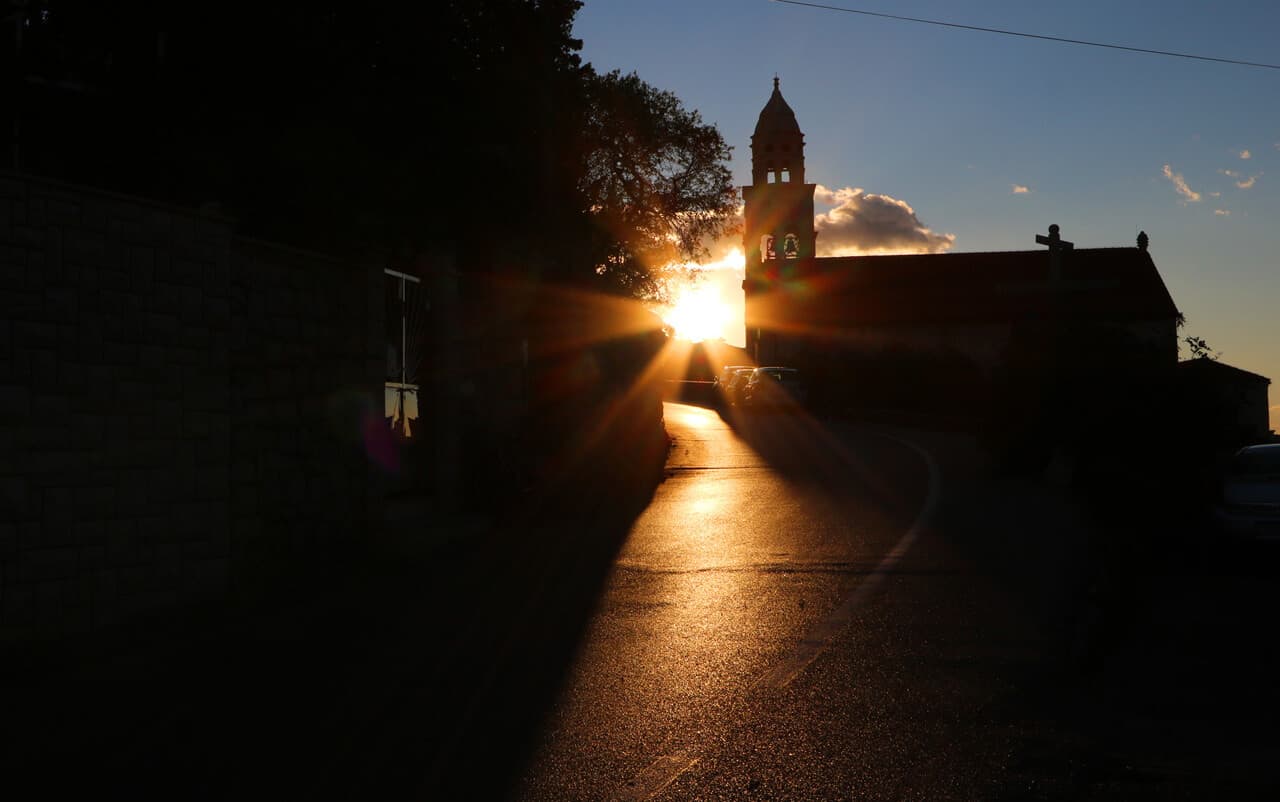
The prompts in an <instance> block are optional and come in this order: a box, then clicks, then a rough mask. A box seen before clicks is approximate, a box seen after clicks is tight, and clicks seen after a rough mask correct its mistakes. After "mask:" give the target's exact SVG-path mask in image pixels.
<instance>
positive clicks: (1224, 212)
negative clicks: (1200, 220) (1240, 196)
mask: <svg viewBox="0 0 1280 802" xmlns="http://www.w3.org/2000/svg"><path fill="white" fill-rule="evenodd" d="M1213 213H1214V214H1216V215H1217V216H1219V217H1229V216H1230V215H1231V210H1230V209H1214V210H1213Z"/></svg>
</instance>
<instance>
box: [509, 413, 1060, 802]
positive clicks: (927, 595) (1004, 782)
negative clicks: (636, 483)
mask: <svg viewBox="0 0 1280 802" xmlns="http://www.w3.org/2000/svg"><path fill="white" fill-rule="evenodd" d="M666 421H667V430H668V432H669V434H670V435H671V436H672V438H673V440H674V442H675V445H674V448H673V451H672V454H671V457H670V460H669V462H668V477H667V479H666V481H665V482H664V483H663V484H662V485H661V486H660V487H659V488H658V490H657V493H656V495H655V496H654V498H653V500H652V502H651V503H650V504H649V506H648V507H647V508H646V509H645V511H644V512H643V513H642V514H641V515H640V516H639V518H638V519H637V520H636V521H635V523H634V525H633V526H632V528H631V531H630V533H629V535H628V536H627V538H626V540H625V542H624V543H623V545H622V547H621V549H620V552H619V553H618V555H617V558H616V560H615V562H614V564H613V567H612V570H611V572H610V574H609V576H608V579H607V581H606V583H605V585H604V588H603V590H602V592H601V594H600V596H599V601H598V604H597V606H596V608H595V610H594V613H593V614H592V616H591V619H590V623H589V624H588V626H587V629H586V631H585V634H584V636H583V640H582V642H581V645H580V648H579V650H578V652H577V654H576V657H575V659H574V661H573V663H572V668H571V669H570V671H569V673H568V674H567V676H566V679H565V683H564V685H563V687H562V689H561V693H560V695H559V697H558V700H557V702H556V703H555V705H554V708H553V710H552V712H551V714H550V715H549V716H548V718H547V719H546V721H545V724H544V726H543V727H542V729H541V731H540V733H539V734H538V746H537V748H536V750H535V751H534V754H533V757H532V759H531V761H530V762H529V764H528V765H527V767H526V768H525V770H524V772H523V774H522V777H521V780H520V782H519V784H518V786H517V788H516V790H515V796H516V798H519V799H525V800H570V799H574V800H603V799H672V800H676V799H725V800H730V799H733V800H738V799H751V798H758V799H888V798H895V799H931V800H937V799H949V798H952V799H977V798H993V797H997V796H1002V795H1007V794H1010V793H1012V792H1013V791H1014V790H1015V789H1016V788H1017V787H1020V786H1019V783H1022V782H1023V780H1026V781H1027V782H1031V783H1033V784H1034V781H1035V779H1034V778H1030V779H1028V778H1023V777H1020V776H1019V772H1020V769H1019V767H1018V766H1016V765H1013V762H1012V761H1013V757H1014V755H1015V753H1016V752H1017V751H1018V750H1017V746H1018V744H1019V743H1021V742H1023V741H1024V739H1025V738H1026V737H1027V733H1026V732H1024V731H1023V729H1022V728H1021V727H1020V725H1019V724H1018V716H1017V715H1016V711H1017V710H1018V709H1019V708H1020V706H1021V702H1020V699H1019V694H1020V693H1021V692H1022V691H1021V683H1020V682H1019V678H1020V677H1021V676H1023V675H1024V674H1026V673H1027V672H1028V671H1029V670H1030V667H1031V666H1032V665H1033V664H1034V663H1035V660H1036V659H1037V656H1038V655H1039V654H1040V652H1041V650H1042V646H1043V644H1042V643H1040V642H1039V641H1038V639H1037V634H1036V627H1035V626H1034V625H1033V624H1032V623H1031V622H1030V621H1028V620H1026V619H1025V618H1023V617H1021V616H1020V615H1019V614H1018V605H1017V604H1016V603H1013V602H1012V601H1011V600H1010V599H1009V598H1008V597H1007V596H1005V595H1004V594H1003V593H1002V592H1001V591H1000V589H999V588H998V587H996V586H994V585H993V584H992V583H991V582H989V581H988V580H986V579H985V578H984V577H983V576H982V574H981V573H980V572H978V571H976V570H974V568H973V566H972V565H971V564H970V563H969V562H967V560H966V559H965V557H964V555H962V554H959V553H957V552H956V551H955V550H954V549H952V548H951V547H949V546H948V544H947V543H946V542H945V540H944V539H942V538H939V537H937V536H936V534H935V533H934V532H933V531H932V530H931V525H932V513H933V512H934V509H935V507H936V504H937V501H938V499H939V498H940V497H941V495H942V494H943V493H945V492H946V488H945V487H943V482H944V481H945V480H944V478H943V477H942V476H941V474H940V472H939V471H938V469H937V465H936V463H935V462H934V460H933V458H932V456H931V455H930V454H929V453H928V451H927V450H923V449H920V448H918V447H916V446H915V445H914V444H912V443H909V442H905V441H903V440H898V439H895V438H893V437H890V436H888V435H885V434H881V433H877V432H875V431H872V430H857V429H853V430H845V431H843V432H841V433H840V434H839V435H837V434H834V433H832V431H830V430H829V429H828V428H827V427H824V426H823V425H821V424H820V423H819V422H817V421H814V420H812V419H810V418H808V417H806V416H804V415H797V416H788V415H772V416H758V417H755V418H752V419H749V420H741V421H734V425H730V422H728V421H726V420H724V419H722V418H721V417H720V416H719V415H718V414H717V413H716V412H715V411H712V410H708V409H703V408H699V407H693V406H686V405H680V404H668V405H667V408H666ZM1029 726H1030V725H1029Z"/></svg>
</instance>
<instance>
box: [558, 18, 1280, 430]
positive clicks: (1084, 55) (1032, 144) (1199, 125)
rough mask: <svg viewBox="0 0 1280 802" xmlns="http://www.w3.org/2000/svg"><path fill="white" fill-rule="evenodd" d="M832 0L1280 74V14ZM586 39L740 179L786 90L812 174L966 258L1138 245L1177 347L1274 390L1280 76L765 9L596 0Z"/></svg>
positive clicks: (588, 52) (1279, 364)
mask: <svg viewBox="0 0 1280 802" xmlns="http://www.w3.org/2000/svg"><path fill="white" fill-rule="evenodd" d="M826 2H827V4H829V5H844V6H847V7H851V8H861V9H865V10H869V11H878V12H885V13H891V14H899V15H905V16H914V17H927V18H931V19H941V20H946V21H950V22H957V23H963V24H968V25H977V26H985V27H994V28H1004V29H1010V30H1017V31H1025V32H1029V33H1039V34H1045V35H1051V36H1060V37H1068V38H1076V39H1086V40H1092V41H1100V42H1108V43H1115V44H1123V45H1129V46H1133V47H1142V48H1151V49H1159V50H1173V51H1181V52H1188V53H1196V54H1201V55H1208V56H1218V57H1224V58H1234V59H1241V60H1247V61H1258V62H1267V63H1273V64H1276V63H1280V47H1278V46H1277V39H1276V35H1277V32H1278V31H1280V4H1273V3H1264V4H1260V3H1256V2H1247V1H1245V0H1213V2H1209V1H1208V0H1200V1H1193V0H1166V1H1165V2H1161V3H1158V4H1157V3H1150V2H1136V1H1135V0H1110V2H1100V1H1098V0H1077V2H1074V3H1061V2H1058V3H1043V2H1026V0H1021V1H1020V2H1015V1H1014V0H985V1H984V2H977V1H976V0H950V1H949V2H941V0H897V1H896V2H895V0H865V2H864V0H826ZM575 35H577V36H579V37H581V38H582V39H583V40H584V48H583V55H584V57H585V58H586V59H587V60H588V61H590V62H591V63H593V64H594V65H595V66H596V68H597V69H600V70H610V69H621V70H623V71H632V70H634V71H636V72H638V73H639V74H640V75H641V76H642V77H643V78H644V79H645V80H647V81H648V82H650V83H652V84H654V85H655V86H658V87H661V88H663V89H669V90H671V91H673V92H675V93H676V94H677V95H678V96H680V98H681V99H682V100H683V101H684V103H685V105H686V106H688V107H690V108H695V109H697V110H698V111H700V112H701V114H702V116H703V118H704V119H705V120H707V121H708V122H712V123H714V124H715V125H716V126H717V127H719V129H720V131H721V133H722V134H723V135H724V137H725V138H726V140H728V142H729V143H730V144H731V145H733V146H734V148H735V151H734V159H733V164H732V168H733V172H734V177H735V181H736V182H737V183H738V184H743V183H745V182H746V181H748V180H749V172H750V162H749V159H750V151H749V149H748V144H749V141H750V135H751V131H752V129H753V128H754V126H755V120H756V116H757V115H758V114H759V112H760V108H761V107H762V106H763V105H764V103H765V101H766V100H767V99H768V96H769V92H770V90H771V88H772V78H773V75H774V74H775V73H777V74H778V75H779V76H780V77H781V80H782V91H783V94H784V96H785V97H786V98H787V101H788V103H790V105H791V107H792V108H793V109H794V110H795V112H796V116H797V119H798V120H799V122H800V127H801V128H802V129H803V131H804V132H805V139H806V142H807V146H806V150H805V156H806V159H805V161H806V172H807V175H808V179H809V180H810V181H811V182H815V183H819V184H823V185H825V186H827V187H830V188H832V189H839V188H842V187H856V188H863V189H864V190H865V191H866V192H867V193H877V194H882V195H888V196H891V197H893V198H896V199H898V200H902V201H905V202H906V203H908V204H909V205H910V206H911V207H912V208H913V209H914V210H915V213H916V215H917V217H918V218H919V219H920V221H921V222H922V223H923V224H924V225H925V226H927V227H928V228H930V229H931V230H932V231H934V232H937V233H945V234H953V235H955V243H954V245H953V248H952V250H954V251H982V250H1023V249H1032V248H1034V247H1036V246H1035V244H1034V238H1035V235H1036V234H1038V233H1044V232H1045V230H1046V229H1047V227H1048V225H1049V224H1050V223H1057V224H1059V225H1060V226H1061V227H1062V235H1063V237H1064V238H1066V239H1069V240H1072V241H1073V242H1075V243H1076V246H1077V247H1108V246H1126V245H1132V244H1133V242H1134V238H1135V237H1136V236H1137V233H1138V231H1139V230H1145V231H1146V232H1147V233H1148V235H1149V236H1150V238H1151V253H1152V256H1153V258H1154V259H1155V261H1156V264H1157V265H1158V266H1159V268H1160V272H1161V274H1162V275H1163V276H1164V280H1165V283H1166V284H1167V285H1168V287H1169V291H1170V292H1171V293H1172V294H1173V298H1174V301H1175V302H1176V303H1177V305H1178V307H1179V309H1181V310H1182V312H1183V313H1184V314H1185V315H1186V316H1187V319H1188V325H1187V327H1186V328H1185V330H1184V334H1190V335H1195V336H1198V337H1203V338H1205V339H1206V340H1208V342H1209V343H1210V345H1211V346H1212V347H1213V348H1214V350H1216V351H1220V352H1221V353H1222V360H1223V361H1225V362H1228V363H1230V364H1233V365H1236V366H1238V367H1241V368H1244V369H1246V370H1252V371H1254V372H1257V373H1261V374H1263V375H1266V376H1270V377H1272V378H1273V379H1274V380H1277V381H1280V257H1278V256H1277V254H1280V230H1278V227H1277V223H1280V70H1268V69H1258V68H1249V67H1240V66H1232V65H1225V64H1215V63H1208V62H1200V61H1190V60H1182V59H1172V58H1165V57H1158V56H1149V55H1141V54H1136V53H1128V52H1121V51H1114V50H1103V49H1098V48H1089V47H1081V46H1074V45H1066V44H1059V43H1052V42H1043V41H1033V40H1027V39H1018V38H1011V37H1005V36H998V35H994V34H989V33H979V32H969V31H958V30H952V29H946V28H938V27H932V26H923V25H918V24H912V23H906V22H898V21H892V20H885V19H876V18H870V17H864V16H860V15H854V14H842V13H836V12H830V11H821V10H817V9H812V8H803V7H796V6H790V5H784V4H780V3H774V2H770V1H769V0H586V5H585V7H584V8H583V9H582V11H580V12H579V14H578V21H577V25H576V27H575ZM1246 152H1247V156H1248V157H1247V158H1244V157H1243V156H1242V154H1245V153H1246ZM1165 165H1168V166H1169V170H1168V173H1169V174H1170V175H1172V176H1174V177H1175V178H1176V176H1181V177H1182V181H1183V182H1184V183H1185V187H1186V189H1185V191H1183V192H1179V190H1178V187H1177V185H1176V183H1175V180H1174V179H1171V178H1170V177H1167V176H1166V175H1165V170H1164V167H1165ZM1250 179H1252V181H1251V180H1250ZM1015 186H1017V187H1025V188H1026V190H1027V191H1026V192H1022V193H1015V191H1014V187H1015ZM1215 193H1216V194H1215ZM820 211H821V210H820ZM1271 396H1272V403H1273V404H1275V405H1276V407H1274V408H1273V414H1272V420H1273V424H1272V425H1273V426H1275V427H1277V428H1280V391H1276V390H1274V389H1273V391H1272V394H1271Z"/></svg>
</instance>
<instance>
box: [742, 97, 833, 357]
mask: <svg viewBox="0 0 1280 802" xmlns="http://www.w3.org/2000/svg"><path fill="white" fill-rule="evenodd" d="M816 189H817V185H815V184H806V183H805V182H804V134H803V133H802V132H801V131H800V124H799V123H797V122H796V113H795V112H794V111H792V110H791V106H789V105H787V101H786V100H785V99H784V98H783V97H782V90H780V89H779V88H778V78H777V77H776V76H775V77H774V79H773V94H771V95H770V96H769V101H768V102H767V103H765V105H764V108H763V109H762V110H761V111H760V119H759V120H757V121H756V130H755V133H754V134H752V135H751V184H750V186H745V187H743V188H742V200H743V204H744V209H743V216H744V217H745V218H746V219H745V220H744V223H745V225H744V227H743V235H742V252H743V254H745V256H746V267H747V269H746V279H745V280H744V281H743V282H742V288H743V290H744V292H745V293H746V317H747V338H746V339H747V348H748V350H750V351H753V352H754V353H755V354H756V355H757V359H760V358H763V357H764V355H765V354H766V353H767V351H768V350H769V349H768V348H767V347H762V337H765V338H766V339H767V332H762V330H761V328H760V325H759V320H760V317H761V314H760V312H761V309H762V307H761V304H760V300H761V296H763V295H766V294H768V293H771V292H773V291H775V290H779V289H782V288H784V287H785V286H786V283H787V282H788V281H794V280H798V279H800V278H801V277H802V276H804V275H805V274H806V273H807V272H809V271H810V270H811V269H812V265H813V261H812V260H813V258H814V256H815V255H816V250H817V240H818V233H817V231H815V230H814V227H813V193H814V191H815V190H816ZM765 346H767V343H766V344H765Z"/></svg>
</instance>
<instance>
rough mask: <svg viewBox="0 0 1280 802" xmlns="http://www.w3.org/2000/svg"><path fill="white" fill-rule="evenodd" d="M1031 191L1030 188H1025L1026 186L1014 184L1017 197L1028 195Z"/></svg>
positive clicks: (1014, 192)
mask: <svg viewBox="0 0 1280 802" xmlns="http://www.w3.org/2000/svg"><path fill="white" fill-rule="evenodd" d="M1030 191H1031V188H1030V187H1024V186H1023V185H1021V184H1014V185H1013V194H1015V195H1026V194H1027V193H1028V192H1030Z"/></svg>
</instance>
